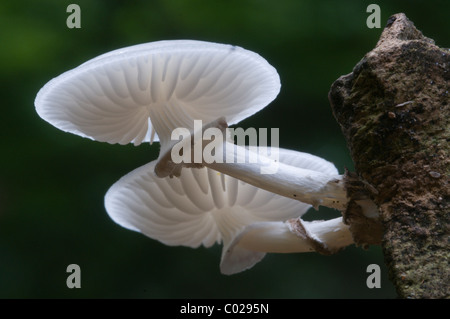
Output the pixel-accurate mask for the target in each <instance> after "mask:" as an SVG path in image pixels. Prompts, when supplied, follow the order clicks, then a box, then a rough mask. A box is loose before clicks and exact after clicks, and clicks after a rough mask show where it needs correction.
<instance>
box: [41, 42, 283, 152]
mask: <svg viewBox="0 0 450 319" xmlns="http://www.w3.org/2000/svg"><path fill="white" fill-rule="evenodd" d="M280 86H281V85H280V79H279V76H278V73H277V71H276V70H275V69H274V68H273V67H272V66H271V65H270V64H269V63H268V62H267V61H266V60H265V59H264V58H262V57H261V56H260V55H258V54H257V53H254V52H251V51H248V50H245V49H243V48H241V47H237V46H232V45H225V44H219V43H211V42H203V41H195V40H171V41H158V42H150V43H145V44H139V45H134V46H130V47H126V48H122V49H118V50H114V51H111V52H109V53H106V54H103V55H100V56H98V57H96V58H93V59H91V60H89V61H87V62H85V63H83V64H81V65H80V66H78V67H76V68H74V69H72V70H70V71H67V72H65V73H63V74H61V75H60V76H58V77H56V78H54V79H52V80H51V81H49V82H48V83H47V84H46V85H45V86H44V87H43V88H42V89H41V90H40V91H39V92H38V94H37V96H36V100H35V106H36V111H37V113H38V114H39V116H40V117H42V118H43V119H44V120H46V121H47V122H49V123H50V124H52V125H54V126H55V127H57V128H59V129H61V130H63V131H66V132H70V133H74V134H77V135H80V136H83V137H87V138H91V139H94V140H97V141H101V142H108V143H112V144H113V143H119V144H127V143H130V142H132V143H134V144H135V145H138V144H140V143H141V142H148V141H152V140H158V136H154V138H153V137H152V133H153V134H154V131H156V134H158V135H159V139H160V141H161V143H164V142H165V141H164V140H170V134H171V132H172V131H173V130H174V129H175V128H178V127H185V128H188V129H191V128H192V126H193V120H194V119H195V120H203V121H204V122H210V121H212V120H215V119H217V118H219V117H221V116H224V117H225V118H226V121H227V122H228V123H229V124H230V125H232V124H235V123H237V122H239V121H241V120H243V119H244V118H246V117H248V116H250V115H252V114H254V113H256V112H257V111H259V110H261V109H262V108H264V107H265V106H266V105H267V104H269V103H270V102H271V101H272V100H273V99H275V97H276V96H277V95H278V93H279V91H280ZM153 130H154V131H153Z"/></svg>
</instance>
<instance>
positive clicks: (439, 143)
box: [329, 13, 450, 298]
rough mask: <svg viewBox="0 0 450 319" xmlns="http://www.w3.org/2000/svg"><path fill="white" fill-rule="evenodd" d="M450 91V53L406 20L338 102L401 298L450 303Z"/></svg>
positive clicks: (338, 90)
mask: <svg viewBox="0 0 450 319" xmlns="http://www.w3.org/2000/svg"><path fill="white" fill-rule="evenodd" d="M449 91H450V51H449V50H448V49H443V48H439V47H438V46H436V45H435V44H434V41H433V40H431V39H429V38H427V37H425V36H423V34H422V33H421V32H420V31H419V30H417V29H416V28H415V26H414V24H413V23H412V22H411V21H410V20H408V18H407V17H406V16H405V15H404V14H402V13H400V14H396V15H394V16H392V17H391V18H389V20H388V23H387V25H386V27H385V29H384V30H383V32H382V34H381V37H380V40H379V41H378V43H377V45H376V47H375V48H374V49H373V50H372V51H371V52H369V53H367V54H366V55H365V56H364V57H363V58H362V60H361V61H360V62H359V63H357V65H356V66H355V67H354V69H353V72H352V73H350V74H348V75H345V76H342V77H340V78H339V79H338V80H336V81H335V82H334V83H333V85H332V86H331V89H330V93H329V100H330V104H331V106H332V110H333V114H334V116H335V118H336V120H337V121H338V123H339V124H340V127H341V129H342V132H343V134H344V136H345V138H346V140H347V144H348V147H349V149H350V152H351V156H352V159H353V161H354V164H355V170H356V174H357V176H358V178H359V179H360V180H361V181H363V182H364V183H365V184H367V185H370V187H373V188H374V190H375V191H372V192H370V194H369V193H367V196H368V197H369V198H370V199H371V200H373V202H374V203H375V204H376V206H377V207H378V210H379V219H378V220H377V221H376V222H377V223H378V225H380V227H381V232H380V234H381V236H382V238H381V244H382V247H383V253H384V256H385V262H386V264H387V266H388V269H389V272H390V274H389V275H390V278H391V280H392V282H393V283H394V285H395V287H396V289H397V292H398V294H399V297H401V298H449V296H450V293H449V289H450V288H449V287H450V282H449V277H450V276H449V251H450V250H449V230H450V229H449V225H450V224H449V218H450V204H449V200H450V187H449V176H450V143H449V140H450V106H449V103H450V94H449ZM350 203H352V201H350ZM349 206H352V205H349ZM353 206H354V205H353ZM347 213H348V212H347ZM344 217H345V213H344ZM349 223H350V224H351V220H350V221H349ZM354 228H358V227H356V226H355V227H354ZM375 228H376V227H375ZM370 231H371V230H370V227H369V228H368V229H366V230H365V232H370ZM375 231H376V230H374V232H375ZM354 235H355V234H354ZM355 236H356V237H358V235H357V234H356V235H355Z"/></svg>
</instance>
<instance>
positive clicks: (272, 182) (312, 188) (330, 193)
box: [203, 142, 347, 210]
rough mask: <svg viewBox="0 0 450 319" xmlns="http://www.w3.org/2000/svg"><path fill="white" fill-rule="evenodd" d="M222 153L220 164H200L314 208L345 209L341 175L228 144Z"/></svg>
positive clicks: (345, 196) (345, 199)
mask: <svg viewBox="0 0 450 319" xmlns="http://www.w3.org/2000/svg"><path fill="white" fill-rule="evenodd" d="M230 149H234V151H232V152H230ZM272 151H276V149H274V148H272ZM224 154H225V155H224V157H227V158H226V160H224V161H223V162H212V163H206V162H205V163H203V165H205V166H207V167H209V168H211V169H214V170H216V171H218V172H221V173H223V174H226V175H229V176H232V177H234V178H237V179H239V180H242V181H244V182H246V183H248V184H251V185H253V186H256V187H259V188H262V189H265V190H267V191H269V192H272V193H275V194H278V195H281V196H285V197H289V198H292V199H296V200H299V201H301V202H304V203H307V204H311V205H313V206H314V207H315V208H316V209H317V208H318V206H320V205H322V206H327V207H331V208H335V209H338V210H344V208H345V204H346V203H347V192H346V190H345V187H344V178H343V176H342V175H328V174H324V173H322V172H318V171H314V170H310V169H303V168H298V167H295V166H292V165H288V164H285V163H282V162H279V161H278V159H276V158H274V157H273V156H270V158H269V157H267V156H264V155H262V154H259V153H256V152H252V151H250V150H248V149H246V148H244V147H242V146H239V145H235V144H233V143H230V142H225V143H224ZM272 155H273V154H272ZM231 156H233V157H232V161H231V162H230V157H231ZM251 158H257V161H256V162H255V161H254V160H250V159H251Z"/></svg>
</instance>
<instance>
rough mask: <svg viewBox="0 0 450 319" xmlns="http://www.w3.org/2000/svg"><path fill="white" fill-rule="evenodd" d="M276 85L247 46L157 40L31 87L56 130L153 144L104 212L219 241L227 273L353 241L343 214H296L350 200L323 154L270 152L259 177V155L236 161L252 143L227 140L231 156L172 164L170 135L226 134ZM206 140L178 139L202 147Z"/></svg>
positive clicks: (143, 226)
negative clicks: (153, 150)
mask: <svg viewBox="0 0 450 319" xmlns="http://www.w3.org/2000/svg"><path fill="white" fill-rule="evenodd" d="M279 90H280V79H279V76H278V74H277V72H276V70H275V69H274V68H273V67H272V66H271V65H270V64H269V63H268V62H267V61H266V60H265V59H264V58H262V57H261V56H259V55H258V54H256V53H254V52H251V51H248V50H245V49H243V48H240V47H236V46H231V45H224V44H217V43H210V42H202V41H193V40H175V41H159V42H152V43H147V44H141V45H135V46H131V47H127V48H123V49H119V50H115V51H112V52H110V53H106V54H103V55H100V56H98V57H96V58H94V59H92V60H89V61H87V62H86V63H84V64H82V65H80V66H79V67H77V68H75V69H73V70H70V71H68V72H66V73H63V74H62V75H60V76H58V77H56V78H54V79H52V80H51V81H50V82H48V83H47V84H46V85H45V86H44V87H43V88H42V89H41V90H40V91H39V93H38V94H37V96H36V100H35V106H36V111H37V113H38V114H39V116H40V117H42V118H43V119H44V120H46V121H47V122H49V123H50V124H52V125H54V126H55V127H57V128H59V129H61V130H63V131H66V132H70V133H73V134H77V135H80V136H83V137H87V138H90V139H93V140H97V141H102V142H108V143H112V144H113V143H119V144H128V143H133V144H134V145H139V144H141V143H142V142H150V143H152V142H153V141H159V142H160V155H159V157H158V159H155V160H154V161H152V162H150V163H148V164H147V165H144V166H142V167H140V168H138V169H136V170H134V171H132V172H130V173H129V174H127V175H126V176H124V177H122V178H121V179H120V180H118V181H117V182H116V183H115V184H114V185H113V186H112V187H111V188H110V189H109V190H108V192H107V194H106V196H105V208H106V211H107V213H108V214H109V216H110V217H111V218H112V219H113V220H114V221H115V222H116V223H118V224H119V225H121V226H123V227H126V228H128V229H131V230H134V231H138V232H141V233H143V234H144V235H146V236H148V237H150V238H153V239H156V240H158V241H160V242H162V243H164V244H166V245H184V246H188V247H193V248H195V247H198V246H200V245H203V246H206V247H210V246H212V245H213V244H215V243H222V244H223V252H222V257H221V263H220V269H221V271H222V273H224V274H234V273H237V272H240V271H243V270H245V269H248V268H250V267H252V266H253V265H254V264H256V263H257V262H259V261H260V260H261V259H262V258H263V257H264V255H265V254H266V253H292V252H309V251H317V252H322V253H323V252H326V253H332V252H335V251H337V250H339V249H341V248H343V247H345V246H347V245H350V244H352V243H353V239H352V235H351V233H350V230H349V228H348V226H347V225H346V224H344V223H343V220H342V218H341V217H339V218H335V219H331V220H327V221H313V222H306V221H303V220H302V219H301V217H302V215H303V214H304V213H305V212H306V211H307V210H308V209H309V208H310V207H311V206H314V207H318V206H320V205H324V206H328V207H333V208H336V209H339V210H342V209H343V208H344V207H345V205H346V202H347V197H346V192H345V189H344V186H343V177H342V176H341V175H339V174H338V172H337V170H336V168H335V166H334V165H333V164H332V163H330V162H328V161H326V160H324V159H322V158H319V157H317V156H314V155H311V154H306V153H302V152H296V151H292V150H286V149H279V148H277V149H275V148H273V149H269V150H271V151H273V152H277V154H278V155H279V156H278V159H277V160H276V161H277V163H276V164H277V171H276V172H275V173H273V174H261V172H260V170H261V167H262V166H263V165H267V163H270V162H271V161H274V159H272V158H267V157H264V156H263V155H261V153H260V152H258V151H257V152H256V153H255V154H253V155H255V156H256V158H258V160H257V161H255V162H249V161H246V160H245V159H246V158H243V159H242V158H241V160H239V159H238V158H236V157H239V156H242V154H245V155H244V157H246V156H249V154H250V155H252V153H251V152H254V150H253V151H252V150H249V149H244V152H239V151H236V150H241V151H242V148H243V146H239V145H235V144H234V143H233V141H232V140H230V139H229V138H228V137H227V136H226V135H225V138H224V139H223V141H221V143H222V144H221V145H222V146H223V148H222V149H221V150H222V156H223V158H224V159H225V158H230V157H231V158H233V159H235V160H234V161H232V162H229V161H226V160H224V161H215V162H209V161H205V160H202V161H201V162H196V163H195V164H192V163H183V162H182V163H174V161H173V160H172V157H171V155H172V154H173V153H172V150H173V147H174V143H173V141H172V133H173V132H174V131H176V130H178V129H180V128H187V129H188V130H190V132H191V133H192V134H191V137H192V136H195V132H194V121H195V120H201V121H202V122H203V123H207V124H206V127H214V128H217V129H221V130H223V129H224V128H225V127H227V126H228V125H232V124H236V123H238V122H240V121H241V120H243V119H245V118H247V117H249V116H251V115H252V114H254V113H256V112H258V111H260V110H261V109H262V108H264V107H265V106H266V105H268V104H269V103H270V102H271V101H272V100H274V99H275V97H276V96H277V95H278V93H279ZM204 129H205V128H202V130H204ZM208 142H210V141H207V140H205V139H203V138H201V140H200V141H194V140H193V138H190V139H187V140H186V143H201V147H202V148H203V147H204V146H205V145H207V143H208ZM231 150H233V153H232V154H230V152H231ZM240 154H241V155H240Z"/></svg>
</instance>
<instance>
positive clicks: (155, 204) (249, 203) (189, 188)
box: [105, 150, 349, 274]
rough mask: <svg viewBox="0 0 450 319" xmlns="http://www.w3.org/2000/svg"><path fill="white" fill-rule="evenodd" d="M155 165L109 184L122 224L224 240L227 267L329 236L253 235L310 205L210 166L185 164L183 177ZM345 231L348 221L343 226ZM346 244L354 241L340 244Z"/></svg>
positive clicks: (188, 239) (305, 161) (203, 240)
mask: <svg viewBox="0 0 450 319" xmlns="http://www.w3.org/2000/svg"><path fill="white" fill-rule="evenodd" d="M280 160H281V161H282V162H284V163H287V164H289V165H293V166H298V167H303V168H306V169H310V170H315V171H321V172H323V173H324V174H336V168H335V167H334V165H333V164H331V163H329V162H327V161H325V160H323V159H321V158H317V157H315V156H312V155H310V154H305V153H299V152H294V151H288V150H280ZM155 165H156V161H153V162H151V163H149V164H147V165H144V166H142V167H140V168H138V169H136V170H134V171H132V172H131V173H129V174H128V175H126V176H124V177H122V178H121V179H120V180H119V181H118V182H116V183H115V184H114V185H113V186H112V187H111V188H110V189H109V190H108V192H107V194H106V196H105V207H106V210H107V212H108V214H109V216H110V217H111V218H112V219H113V220H114V221H115V222H116V223H118V224H119V225H121V226H123V227H125V228H128V229H131V230H135V231H138V232H141V233H143V234H144V235H146V236H148V237H150V238H153V239H156V240H159V241H160V242H162V243H164V244H167V245H183V246H188V247H193V248H194V247H198V246H200V245H203V246H206V247H210V246H211V245H213V244H214V243H216V242H217V243H223V245H224V249H223V253H222V262H221V270H222V272H223V273H226V274H231V273H236V272H239V271H243V270H245V269H247V268H250V267H252V266H253V265H254V264H255V263H257V262H258V261H259V260H261V259H262V258H263V256H264V254H265V251H274V252H282V251H283V249H278V250H273V249H272V247H273V246H274V245H276V243H277V242H278V243H279V244H280V245H283V243H284V242H286V243H287V244H288V245H289V248H288V249H286V250H285V251H289V252H295V251H299V252H301V251H309V250H311V248H312V249H314V246H313V245H311V238H313V237H314V236H318V237H320V238H322V237H323V236H324V235H323V231H320V230H319V231H318V233H317V234H316V232H315V230H311V231H310V232H309V234H310V235H309V237H308V236H306V237H305V236H303V237H301V236H297V235H296V234H294V233H293V234H292V235H291V237H292V238H289V240H288V241H286V239H285V235H286V234H284V233H280V234H279V235H278V234H277V233H276V232H271V233H270V232H269V233H267V232H266V234H264V232H262V231H258V234H257V235H254V234H253V233H252V232H251V231H250V230H251V229H252V227H259V225H272V224H271V223H275V224H278V223H281V225H284V223H283V222H284V221H287V220H290V219H293V218H294V219H296V218H298V217H300V216H302V215H303V214H304V213H305V212H306V210H307V209H308V208H309V207H310V205H307V204H305V203H302V202H299V201H296V200H292V199H289V198H286V197H283V196H278V195H276V194H274V193H271V192H267V191H265V190H263V189H260V188H257V187H254V186H252V185H249V184H246V183H244V182H242V181H239V180H237V179H235V178H232V177H230V176H227V175H224V174H221V173H219V172H217V171H214V170H211V169H208V168H201V169H184V170H182V171H181V173H180V176H179V178H158V177H157V176H156V175H155V173H154V167H155ZM266 223H269V224H266ZM335 228H336V227H335ZM259 229H260V230H261V228H259ZM272 229H275V228H273V227H272ZM308 229H309V228H308ZM332 230H334V228H333V229H331V231H332ZM346 231H348V230H347V228H346V227H343V228H342V232H346ZM267 236H268V237H267ZM258 241H259V244H256V242H258ZM296 241H297V242H296ZM305 242H307V243H306V244H305ZM344 244H346V245H347V244H349V243H348V242H345V243H343V244H342V246H341V247H343V245H344ZM305 245H306V247H308V249H305V248H304V246H305ZM265 246H266V247H267V250H265V248H264V247H265ZM297 248H298V250H296V249H297Z"/></svg>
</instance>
